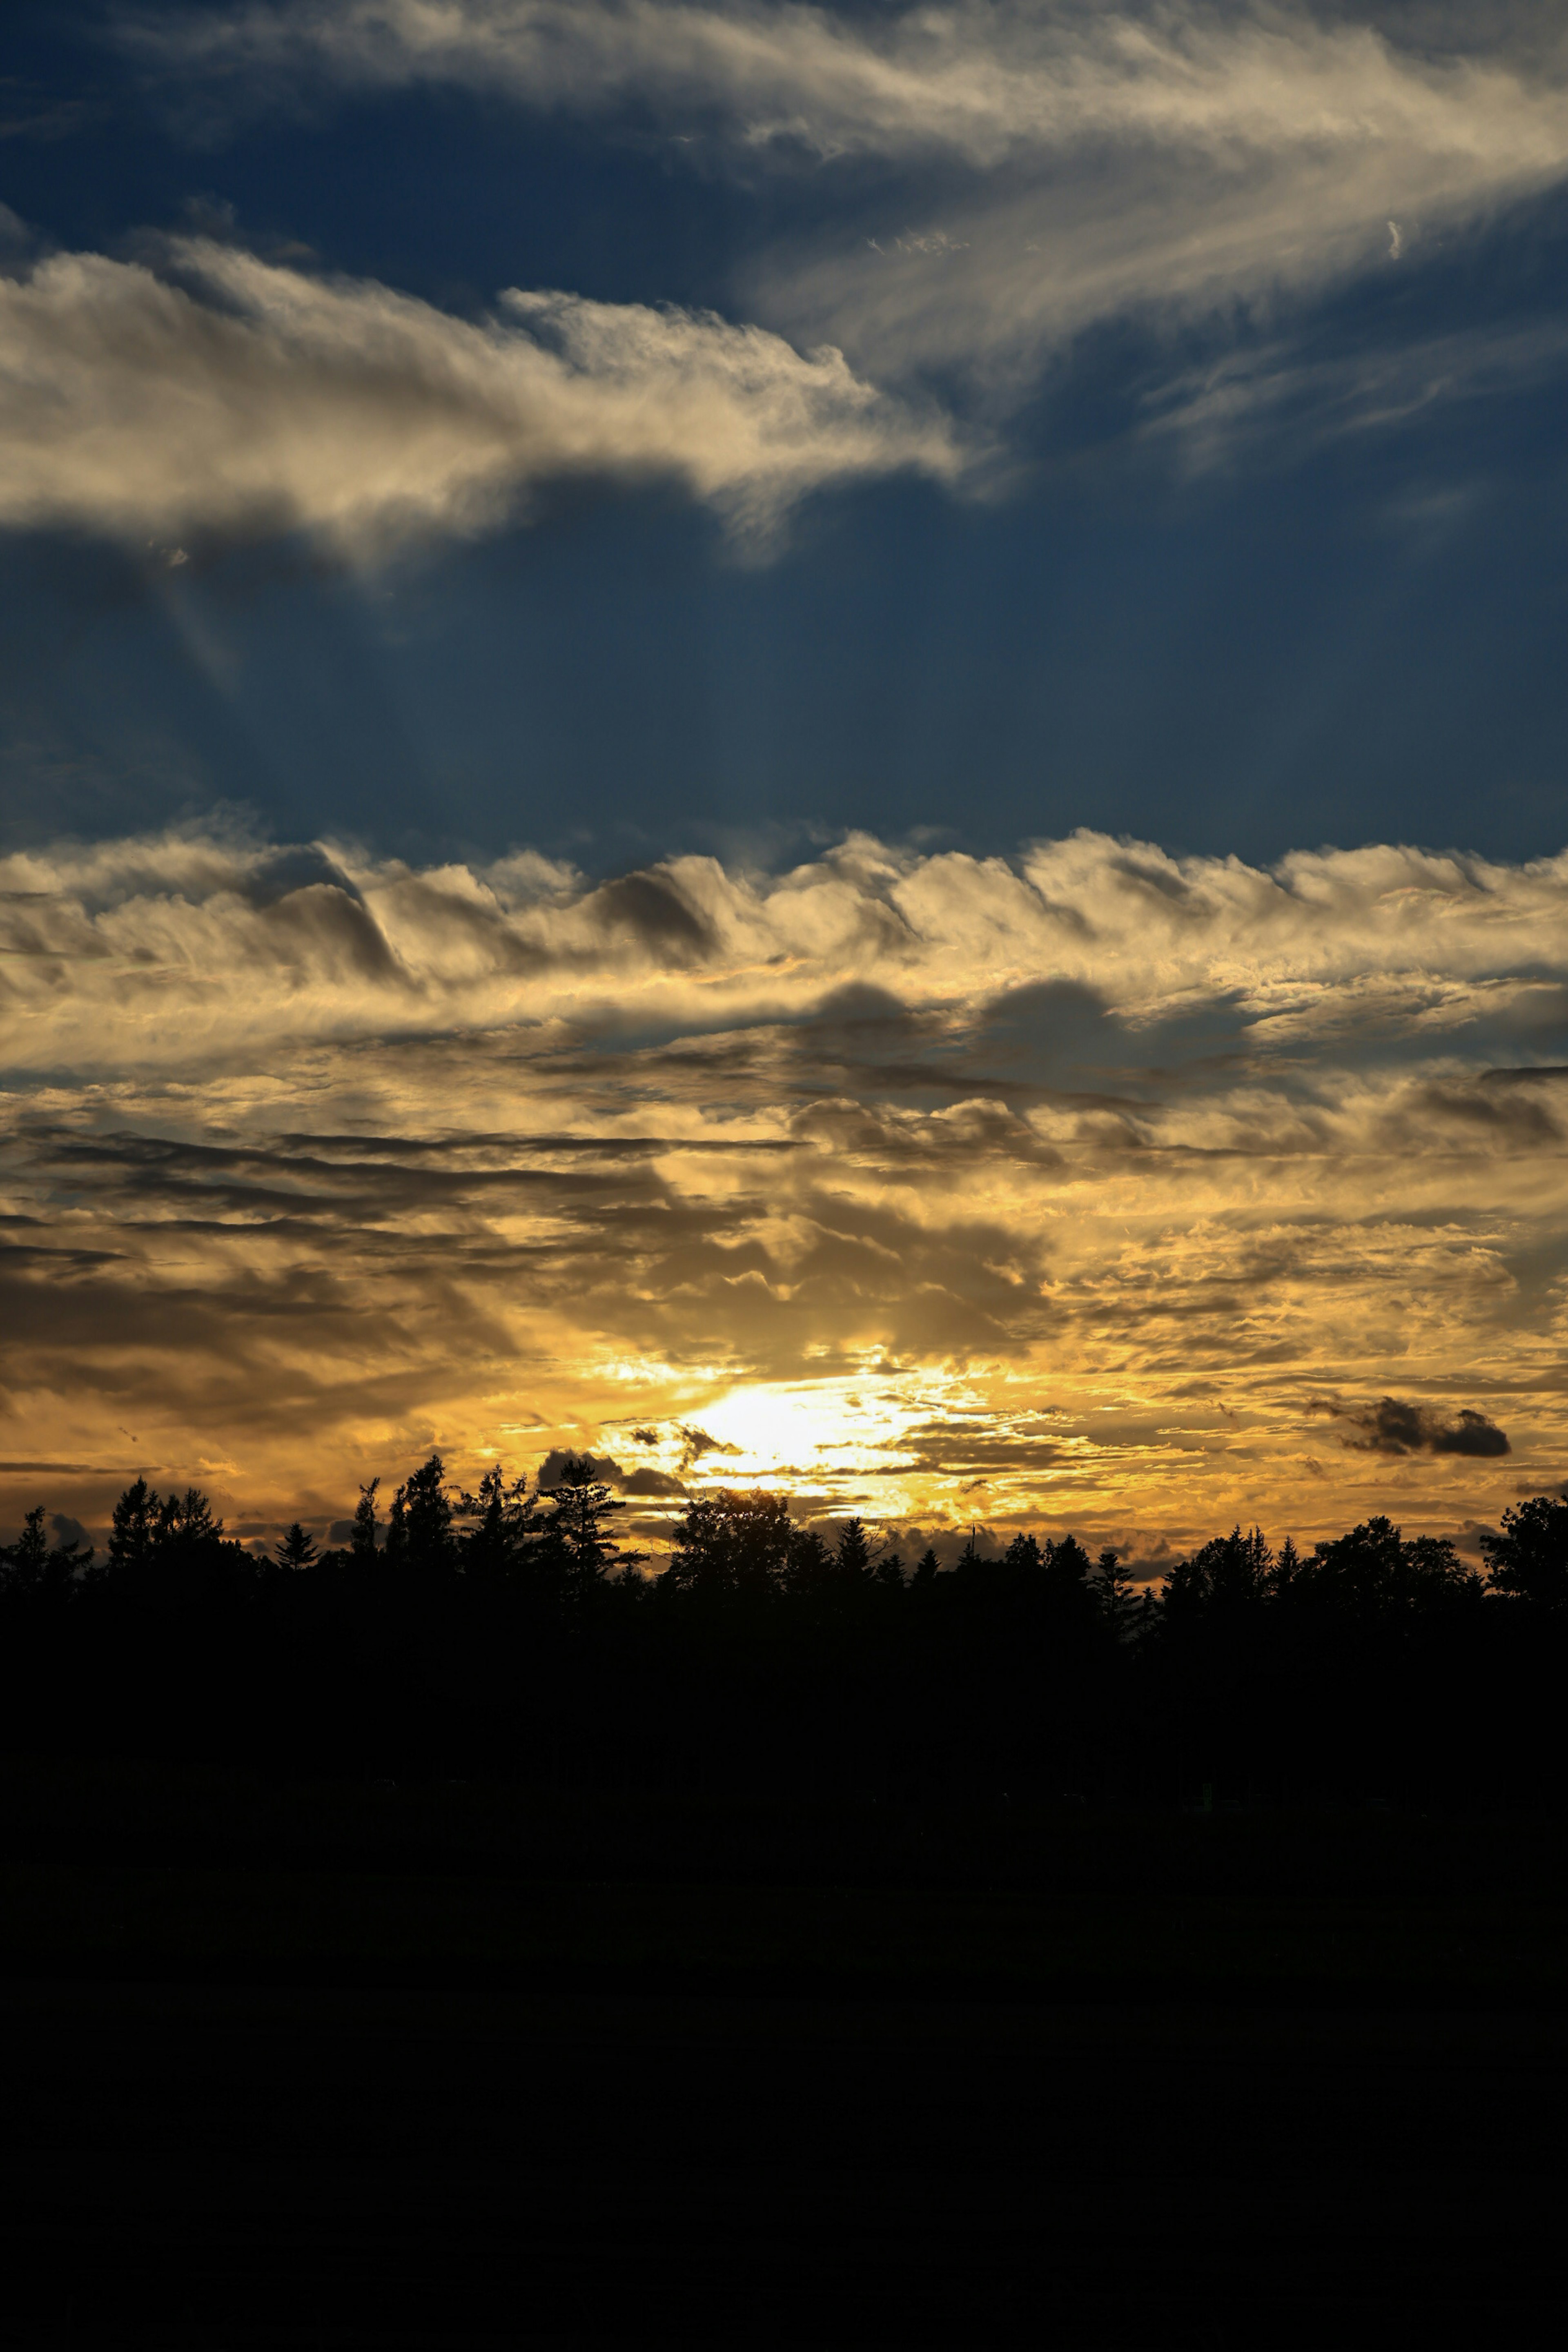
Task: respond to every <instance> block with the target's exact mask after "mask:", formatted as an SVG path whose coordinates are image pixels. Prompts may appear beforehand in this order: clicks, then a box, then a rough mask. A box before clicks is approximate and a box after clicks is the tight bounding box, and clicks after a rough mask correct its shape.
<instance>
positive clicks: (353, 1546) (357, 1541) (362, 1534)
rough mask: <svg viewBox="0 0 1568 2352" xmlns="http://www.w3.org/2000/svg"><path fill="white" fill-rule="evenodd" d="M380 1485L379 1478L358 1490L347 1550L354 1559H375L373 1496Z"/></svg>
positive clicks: (375, 1527) (375, 1522) (375, 1521)
mask: <svg viewBox="0 0 1568 2352" xmlns="http://www.w3.org/2000/svg"><path fill="white" fill-rule="evenodd" d="M380 1485H381V1480H380V1479H379V1478H373V1479H372V1480H371V1482H370V1484H369V1486H362V1487H361V1488H360V1490H359V1501H358V1502H357V1503H356V1504H355V1505H354V1523H353V1533H352V1534H351V1536H350V1537H349V1550H350V1551H351V1552H352V1554H353V1557H354V1559H365V1560H370V1559H374V1558H375V1551H376V1534H377V1519H376V1509H375V1496H376V1489H377V1488H378V1487H379V1486H380Z"/></svg>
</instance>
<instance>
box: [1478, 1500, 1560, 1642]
mask: <svg viewBox="0 0 1568 2352" xmlns="http://www.w3.org/2000/svg"><path fill="white" fill-rule="evenodd" d="M1481 1551H1482V1554H1483V1555H1484V1557H1485V1559H1486V1563H1487V1567H1488V1569H1489V1570H1490V1572H1491V1585H1492V1590H1493V1591H1494V1592H1500V1593H1502V1594H1503V1595H1504V1596H1505V1597H1506V1598H1507V1599H1508V1600H1510V1601H1524V1602H1525V1603H1527V1604H1528V1606H1529V1607H1530V1608H1531V1609H1539V1610H1542V1611H1548V1612H1552V1614H1553V1615H1562V1614H1563V1613H1564V1612H1568V1502H1564V1501H1562V1500H1560V1499H1559V1498H1558V1497H1557V1496H1554V1495H1532V1496H1531V1498H1530V1500H1529V1501H1528V1502H1526V1503H1516V1504H1511V1505H1510V1507H1509V1508H1508V1509H1507V1510H1506V1511H1504V1513H1503V1515H1502V1528H1501V1531H1500V1533H1499V1534H1496V1535H1493V1534H1492V1533H1491V1531H1490V1529H1488V1530H1487V1531H1486V1532H1485V1533H1484V1534H1483V1535H1482V1537H1481Z"/></svg>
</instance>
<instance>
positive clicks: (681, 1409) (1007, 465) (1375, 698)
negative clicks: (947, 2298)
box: [0, 0, 1568, 1575]
mask: <svg viewBox="0 0 1568 2352" xmlns="http://www.w3.org/2000/svg"><path fill="white" fill-rule="evenodd" d="M0 75H3V79H0V130H3V131H4V133H5V136H4V138H3V139H0V200H3V201H0V589H3V605H0V609H3V611H4V614H5V626H4V629H3V630H0V758H3V761H4V768H3V773H4V791H3V794H0V1029H3V1039H4V1044H3V1052H0V1062H3V1064H4V1072H5V1084H4V1092H3V1094H0V1416H3V1418H0V1456H3V1457H4V1459H3V1460H0V1538H4V1537H5V1536H7V1535H9V1534H10V1533H11V1532H12V1531H14V1529H15V1528H16V1525H17V1523H18V1522H19V1520H20V1518H21V1515H22V1513H23V1512H24V1511H25V1510H26V1508H28V1507H30V1506H32V1505H33V1504H35V1503H38V1502H42V1503H45V1504H46V1505H47V1507H48V1508H49V1510H50V1511H51V1513H56V1514H58V1515H59V1524H60V1525H61V1527H62V1528H66V1529H67V1530H68V1529H69V1528H70V1527H71V1525H72V1524H75V1525H79V1527H81V1528H85V1529H86V1530H88V1531H89V1533H90V1534H92V1535H94V1536H95V1537H97V1536H100V1531H101V1529H102V1528H103V1526H104V1524H105V1522H106V1519H107V1516H108V1510H109V1507H110V1503H111V1501H112V1499H113V1496H114V1495H115V1494H116V1493H117V1492H118V1491H119V1489H120V1487H121V1486H123V1485H124V1484H125V1483H126V1482H127V1480H128V1479H129V1478H130V1477H132V1476H133V1475H135V1474H136V1473H137V1472H138V1471H144V1472H145V1473H146V1475H148V1477H149V1478H150V1479H152V1480H153V1483H154V1484H155V1485H159V1486H166V1485H168V1484H171V1483H175V1484H178V1485H180V1486H184V1484H185V1483H186V1482H187V1481H190V1480H195V1481H196V1482H197V1483H199V1484H201V1485H202V1486H205V1488H206V1489H207V1490H208V1491H209V1493H210V1494H211V1495H212V1496H213V1498H214V1502H215V1505H216V1507H217V1508H218V1509H219V1510H220V1511H221V1512H222V1513H223V1515H224V1516H225V1517H226V1520H227V1522H228V1524H229V1526H230V1528H233V1529H236V1530H237V1531H239V1532H241V1533H245V1534H247V1535H251V1536H254V1537H257V1538H261V1537H269V1536H270V1534H271V1533H272V1532H273V1531H274V1530H275V1529H276V1528H277V1526H278V1525H279V1523H280V1522H281V1521H282V1520H284V1519H287V1518H291V1517H294V1516H295V1515H296V1513H297V1512H298V1513H300V1514H301V1515H302V1516H303V1517H305V1518H306V1519H307V1520H308V1521H309V1522H310V1523H311V1524H312V1525H313V1526H314V1527H315V1528H316V1529H317V1531H318V1533H319V1534H321V1536H322V1537H323V1538H324V1537H326V1536H327V1535H328V1534H329V1533H330V1532H331V1529H332V1528H334V1526H337V1525H339V1524H341V1522H342V1520H343V1519H344V1518H345V1517H346V1516H347V1515H348V1513H349V1512H350V1511H351V1510H352V1508H353V1502H354V1499H355V1496H356V1493H357V1489H358V1486H359V1483H360V1482H361V1481H362V1480H365V1479H368V1478H369V1477H370V1476H372V1475H374V1474H376V1473H379V1474H380V1475H382V1476H383V1478H384V1482H386V1484H387V1485H389V1486H390V1485H391V1484H395V1482H396V1480H397V1479H398V1478H400V1477H402V1476H404V1475H406V1473H407V1471H408V1469H409V1468H410V1467H412V1466H413V1465H415V1464H416V1463H417V1462H418V1461H419V1460H420V1459H422V1458H423V1456H424V1455H425V1454H426V1453H427V1452H428V1451H429V1450H430V1449H431V1448H432V1447H438V1448H439V1449H440V1450H441V1451H442V1453H443V1454H444V1455H445V1456H446V1458H447V1463H448V1465H449V1466H450V1468H451V1470H452V1472H453V1475H455V1477H456V1478H458V1480H460V1481H462V1482H465V1483H468V1484H469V1485H472V1484H474V1483H476V1482H477V1478H478V1476H479V1473H480V1471H481V1470H482V1469H483V1467H484V1466H485V1465H486V1464H487V1463H489V1462H490V1461H492V1460H494V1459H496V1458H497V1457H498V1456H499V1457H500V1458H502V1459H504V1461H505V1462H506V1463H507V1465H509V1466H510V1467H511V1468H513V1469H516V1470H519V1471H521V1470H527V1471H529V1472H531V1473H532V1472H534V1471H536V1470H537V1469H538V1468H539V1466H540V1465H541V1464H542V1463H543V1462H546V1461H547V1460H548V1459H549V1457H550V1456H551V1455H552V1454H559V1450H560V1449H562V1448H563V1447H574V1448H578V1449H583V1450H587V1451H589V1452H591V1453H592V1454H594V1455H595V1457H596V1458H597V1459H599V1460H601V1461H602V1462H603V1463H604V1464H605V1465H606V1467H605V1475H606V1476H607V1477H609V1478H610V1479H611V1480H612V1482H613V1483H615V1484H616V1485H617V1486H619V1487H620V1489H621V1491H622V1492H623V1493H624V1494H625V1495H626V1499H627V1501H628V1503H629V1504H630V1505H631V1507H632V1508H631V1512H630V1514H629V1517H630V1518H631V1520H632V1522H633V1523H634V1524H635V1525H636V1526H637V1528H638V1530H639V1532H640V1534H641V1536H642V1538H643V1539H644V1540H645V1541H647V1542H648V1543H649V1544H650V1545H652V1546H653V1548H654V1549H658V1545H659V1543H660V1542H661V1540H662V1538H663V1533H664V1530H665V1529H666V1528H668V1523H669V1520H670V1518H671V1517H672V1516H673V1514H674V1513H675V1512H676V1511H677V1510H678V1509H679V1507H680V1503H681V1500H682V1497H683V1496H685V1495H687V1494H689V1493H692V1492H697V1491H700V1490H701V1489H702V1488H703V1487H705V1486H712V1485H715V1484H728V1485H742V1486H751V1485H754V1484H758V1483H765V1484H781V1485H787V1486H789V1487H790V1488H791V1489H792V1490H793V1491H794V1492H795V1495H796V1496H797V1498H798V1509H799V1512H800V1514H801V1516H803V1517H805V1516H818V1517H823V1518H825V1519H831V1518H834V1517H842V1516H844V1515H845V1514H847V1513H850V1512H857V1513H859V1514H861V1515H863V1516H864V1517H867V1518H868V1519H874V1520H876V1521H877V1522H879V1524H880V1525H882V1526H883V1527H885V1528H889V1529H892V1530H896V1531H897V1533H898V1536H899V1539H900V1542H903V1543H909V1542H912V1541H914V1540H916V1539H917V1538H918V1539H919V1541H921V1543H922V1544H923V1542H924V1541H925V1540H926V1538H928V1537H929V1536H931V1535H937V1536H939V1537H942V1538H943V1539H944V1540H945V1542H946V1543H947V1545H948V1548H949V1549H951V1547H952V1544H953V1543H955V1542H956V1541H957V1539H958V1537H959V1534H960V1532H961V1531H962V1532H963V1533H967V1531H968V1530H969V1528H970V1527H971V1526H972V1525H973V1526H978V1527H979V1528H983V1529H985V1530H988V1531H989V1532H990V1534H991V1536H992V1537H993V1538H998V1539H1005V1537H1006V1535H1007V1534H1008V1533H1010V1532H1011V1531H1012V1530H1013V1529H1014V1528H1017V1527H1019V1526H1029V1527H1034V1528H1039V1529H1040V1530H1042V1531H1048V1532H1052V1533H1060V1532H1063V1531H1065V1530H1066V1529H1068V1528H1072V1529H1074V1530H1075V1531H1077V1532H1078V1533H1079V1535H1080V1536H1081V1537H1082V1538H1084V1539H1085V1540H1086V1541H1089V1542H1091V1543H1100V1542H1106V1541H1114V1542H1117V1543H1118V1544H1120V1545H1122V1546H1123V1547H1125V1548H1126V1549H1128V1550H1129V1551H1130V1552H1131V1555H1132V1557H1133V1558H1134V1559H1135V1560H1136V1561H1137V1562H1138V1564H1139V1570H1140V1572H1141V1573H1142V1574H1144V1575H1150V1574H1154V1573H1157V1572H1158V1570H1159V1569H1160V1568H1161V1566H1162V1564H1163V1563H1166V1562H1168V1561H1169V1560H1170V1559H1173V1558H1175V1557H1177V1556H1179V1554H1180V1553H1181V1552H1182V1550H1183V1549H1184V1548H1186V1547H1188V1546H1189V1545H1190V1544H1191V1543H1193V1542H1194V1541H1196V1540H1200V1539H1201V1538H1203V1537H1204V1536H1205V1535H1207V1534H1210V1533H1212V1532H1214V1531H1215V1529H1217V1528H1228V1527H1229V1526H1230V1525H1231V1524H1232V1523H1233V1522H1235V1521H1237V1520H1240V1521H1243V1522H1251V1521H1260V1522H1261V1523H1262V1525H1263V1526H1264V1527H1265V1528H1267V1529H1268V1531H1269V1532H1270V1534H1272V1535H1274V1536H1275V1537H1279V1536H1282V1535H1283V1534H1285V1533H1286V1532H1288V1531H1289V1532H1294V1533H1295V1535H1296V1536H1297V1538H1298V1540H1299V1541H1306V1540H1310V1538H1312V1537H1314V1536H1316V1535H1319V1534H1322V1533H1325V1532H1328V1531H1330V1530H1332V1529H1337V1528H1342V1527H1344V1526H1346V1525H1348V1524H1350V1523H1351V1522H1352V1520H1353V1519H1356V1518H1359V1517H1364V1516H1366V1515H1367V1514H1368V1513H1370V1512H1373V1511H1377V1510H1386V1511H1387V1512H1388V1513H1389V1514H1390V1515H1391V1516H1392V1517H1394V1518H1396V1519H1398V1520H1400V1521H1401V1522H1402V1523H1403V1524H1404V1525H1405V1528H1406V1529H1407V1530H1409V1531H1415V1530H1418V1529H1419V1530H1426V1529H1431V1530H1434V1531H1441V1532H1451V1533H1454V1534H1456V1535H1458V1538H1460V1540H1461V1542H1462V1543H1464V1544H1466V1545H1467V1546H1473V1542H1474V1537H1475V1531H1476V1529H1477V1528H1478V1527H1479V1526H1480V1525H1484V1524H1487V1523H1495V1521H1496V1518H1497V1516H1498V1514H1499V1513H1500V1510H1501V1509H1502V1508H1503V1507H1505V1506H1506V1505H1507V1504H1508V1503H1509V1502H1510V1501H1512V1500H1514V1499H1515V1498H1516V1497H1518V1496H1521V1495H1522V1494H1531V1493H1536V1492H1540V1491H1542V1490H1543V1489H1547V1488H1557V1487H1559V1486H1561V1485H1562V1482H1563V1477H1564V1475H1568V1187H1565V1184H1564V1135H1565V1133H1568V849H1565V847H1564V844H1565V843H1568V790H1565V783H1568V777H1565V772H1564V771H1565V757H1568V730H1565V725H1564V721H1565V718H1568V593H1565V592H1568V436H1565V435H1564V430H1563V419H1564V416H1565V415H1568V408H1565V405H1564V395H1565V393H1568V18H1564V16H1563V14H1562V12H1560V11H1557V10H1554V9H1551V8H1542V7H1541V6H1539V5H1512V0H1494V5H1489V6H1488V7H1487V8H1485V9H1477V8H1474V7H1461V6H1458V5H1448V0H1403V5H1384V6H1381V7H1372V6H1352V5H1331V0H1323V5H1316V6H1313V7H1311V8H1303V7H1297V6H1290V5H1247V0H1223V5H1186V0H1173V5H1130V6H1127V7H1125V8H1122V9H1115V8H1110V7H1105V6H1097V5H1077V0H1073V5H1066V4H1065V0H1017V5H1001V4H999V5H989V0H963V5H954V6H950V7H942V8H924V7H914V8H909V7H902V6H897V5H886V0H879V5H840V6H837V7H805V6H798V5H764V0H685V5H678V4H677V0H242V5H184V6H166V7H158V6H135V7H119V6H113V5H63V6H62V5H47V6H46V5H32V0H13V5H12V6H11V7H10V8H9V9H8V10H7V11H6V12H5V28H4V34H3V36H0Z"/></svg>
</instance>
